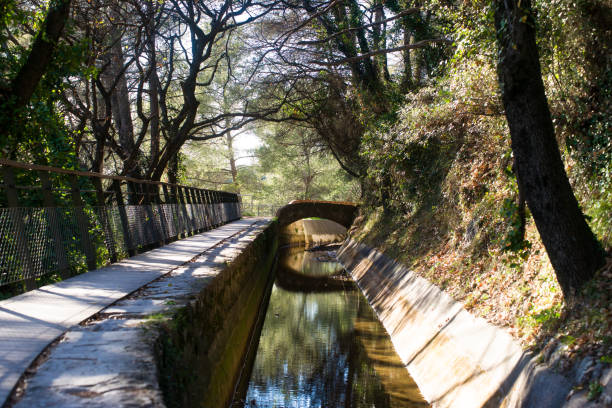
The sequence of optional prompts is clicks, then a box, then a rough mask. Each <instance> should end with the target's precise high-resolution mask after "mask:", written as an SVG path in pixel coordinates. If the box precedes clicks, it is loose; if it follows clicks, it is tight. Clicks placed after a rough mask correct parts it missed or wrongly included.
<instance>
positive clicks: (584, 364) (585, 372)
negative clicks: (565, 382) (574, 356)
mask: <svg viewBox="0 0 612 408" xmlns="http://www.w3.org/2000/svg"><path fill="white" fill-rule="evenodd" d="M594 364H595V360H594V359H593V357H591V356H587V357H585V358H583V359H582V360H580V362H579V363H577V364H575V365H574V376H573V377H574V381H575V383H576V384H579V385H584V384H586V383H587V381H589V378H591V372H592V370H591V368H592V367H593V365H594Z"/></svg>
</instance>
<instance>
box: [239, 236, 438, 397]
mask: <svg viewBox="0 0 612 408" xmlns="http://www.w3.org/2000/svg"><path fill="white" fill-rule="evenodd" d="M333 256H334V254H333V253H330V252H326V251H314V252H307V251H304V250H303V248H286V249H282V250H281V253H280V257H279V262H278V268H277V272H276V281H275V283H274V286H273V287H272V293H271V295H270V301H269V304H268V307H267V310H266V313H265V318H264V321H263V326H262V329H261V334H260V336H259V338H258V339H255V341H254V342H253V344H252V350H253V351H254V353H253V354H252V356H251V357H250V358H249V359H248V360H247V364H246V365H245V369H244V370H243V373H242V376H241V383H240V384H239V386H238V389H237V392H236V395H235V397H234V401H233V402H232V405H231V406H232V407H249V408H252V407H275V408H281V407H282V408H309V407H313V408H314V407H316V408H319V407H320V408H335V407H343V408H361V407H364V408H365V407H368V408H370V407H377V408H387V407H427V406H428V404H427V403H426V402H425V400H424V399H423V397H422V396H421V394H420V392H419V390H418V388H417V386H416V384H415V383H414V381H413V380H412V378H411V377H410V375H409V374H408V371H407V370H406V369H405V368H404V365H403V364H402V362H401V360H400V358H399V356H398V355H397V353H396V352H395V350H394V348H393V345H392V344H391V340H390V338H389V336H388V334H387V333H386V331H385V329H384V328H383V327H382V325H381V323H380V322H379V321H378V319H377V318H376V315H375V313H374V311H373V310H372V309H371V307H370V306H369V304H368V302H367V300H366V299H365V298H364V297H363V295H362V294H361V292H360V291H359V289H358V288H357V287H356V285H355V284H354V283H353V282H352V281H351V280H350V278H349V277H348V276H347V275H346V273H345V272H344V270H343V269H342V266H341V265H340V264H338V263H337V262H335V261H334V258H333ZM255 350H256V352H255Z"/></svg>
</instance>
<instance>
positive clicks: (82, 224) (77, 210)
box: [69, 174, 97, 270]
mask: <svg viewBox="0 0 612 408" xmlns="http://www.w3.org/2000/svg"><path fill="white" fill-rule="evenodd" d="M69 178H70V186H71V189H70V193H71V196H72V206H73V207H74V214H75V216H76V220H77V224H78V227H79V234H80V235H81V244H82V245H83V252H84V253H85V258H86V259H87V268H88V269H89V270H93V269H96V266H97V265H96V251H95V250H94V247H93V244H92V243H91V237H90V236H89V226H90V225H89V220H88V219H87V216H86V215H85V212H84V211H83V200H82V199H81V191H80V189H79V179H78V177H77V175H76V174H71V175H70V177H69Z"/></svg>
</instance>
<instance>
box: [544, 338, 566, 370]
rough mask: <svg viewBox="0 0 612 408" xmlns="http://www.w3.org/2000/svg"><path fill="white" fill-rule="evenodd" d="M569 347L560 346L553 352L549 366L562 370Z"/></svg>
mask: <svg viewBox="0 0 612 408" xmlns="http://www.w3.org/2000/svg"><path fill="white" fill-rule="evenodd" d="M566 349H567V346H566V345H564V344H560V345H559V346H558V347H557V348H555V351H553V352H552V353H551V355H550V358H549V361H548V364H550V366H551V367H552V368H554V369H562V362H563V358H564V357H565V350H566Z"/></svg>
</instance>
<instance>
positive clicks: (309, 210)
mask: <svg viewBox="0 0 612 408" xmlns="http://www.w3.org/2000/svg"><path fill="white" fill-rule="evenodd" d="M357 208H358V206H357V204H355V203H348V202H339V201H313V200H296V201H292V202H290V203H289V204H287V205H286V206H284V207H281V208H280V209H279V210H278V211H277V212H276V217H277V218H278V225H279V227H281V228H282V227H285V226H287V225H289V224H291V223H293V222H295V221H298V220H301V219H304V218H311V217H318V218H325V219H328V220H332V221H335V222H337V223H338V224H340V225H342V226H343V227H345V228H347V229H348V228H350V227H351V225H352V224H353V221H354V220H355V217H357Z"/></svg>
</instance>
